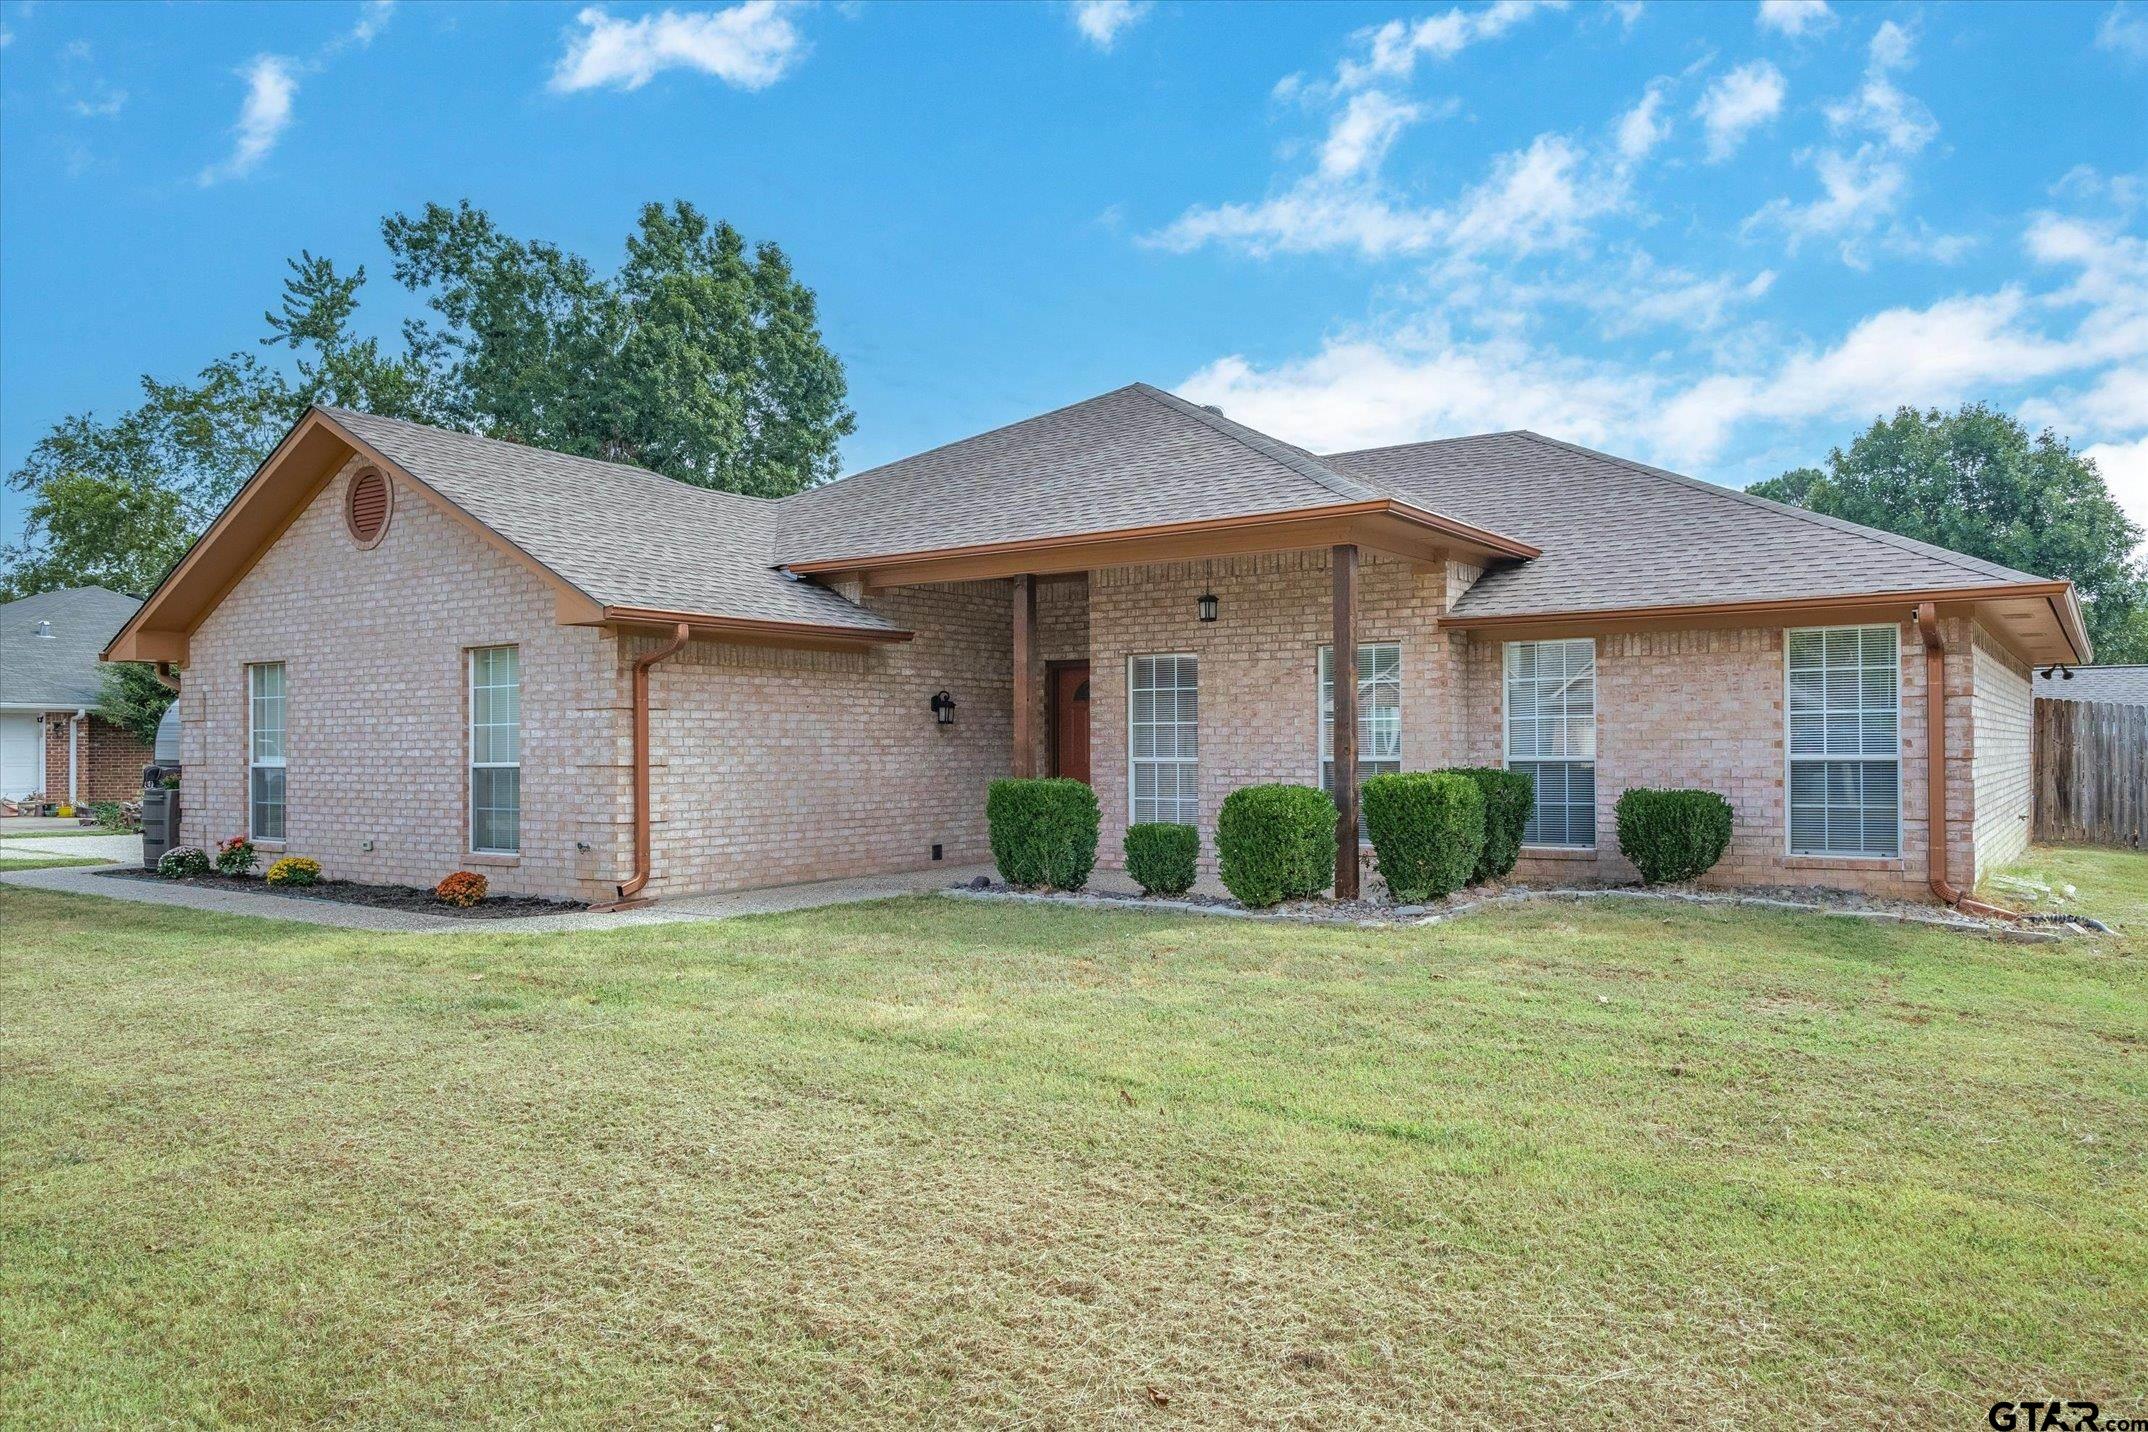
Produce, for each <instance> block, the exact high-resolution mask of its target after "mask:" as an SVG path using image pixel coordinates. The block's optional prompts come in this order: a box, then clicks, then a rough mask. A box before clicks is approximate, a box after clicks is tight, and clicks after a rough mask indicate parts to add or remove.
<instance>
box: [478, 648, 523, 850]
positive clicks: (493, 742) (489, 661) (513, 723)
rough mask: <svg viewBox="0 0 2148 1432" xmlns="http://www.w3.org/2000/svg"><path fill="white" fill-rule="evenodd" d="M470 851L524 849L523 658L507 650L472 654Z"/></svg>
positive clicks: (494, 649) (493, 649)
mask: <svg viewBox="0 0 2148 1432" xmlns="http://www.w3.org/2000/svg"><path fill="white" fill-rule="evenodd" d="M470 849H471V850H473V851H476V852H479V853H482V854H489V855H514V854H518V853H519V852H520V851H521V849H522V658H521V654H520V653H519V652H518V651H517V650H516V649H515V648H514V647H511V646H481V647H477V648H474V649H473V650H472V651H471V652H470Z"/></svg>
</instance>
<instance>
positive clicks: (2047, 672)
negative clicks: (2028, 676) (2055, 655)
mask: <svg viewBox="0 0 2148 1432" xmlns="http://www.w3.org/2000/svg"><path fill="white" fill-rule="evenodd" d="M2053 672H2057V673H2058V675H2059V676H2060V678H2061V679H2063V680H2066V681H2071V680H2073V668H2072V667H2070V666H2047V667H2045V668H2044V680H2046V681H2049V680H2050V679H2051V674H2052V673H2053Z"/></svg>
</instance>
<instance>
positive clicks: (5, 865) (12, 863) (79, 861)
mask: <svg viewBox="0 0 2148 1432" xmlns="http://www.w3.org/2000/svg"><path fill="white" fill-rule="evenodd" d="M111 863H112V862H111V861H109V860H98V859H95V858H94V857H91V856H85V855H45V854H43V853H41V852H38V851H28V850H26V851H23V852H21V853H19V854H18V853H16V852H14V851H10V850H6V849H0V870H52V869H56V868H58V867H60V866H65V865H110V864H111Z"/></svg>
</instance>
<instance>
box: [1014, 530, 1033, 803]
mask: <svg viewBox="0 0 2148 1432" xmlns="http://www.w3.org/2000/svg"><path fill="white" fill-rule="evenodd" d="M1036 649H1037V579H1036V578H1035V577H1032V576H1029V575H1027V574H1026V573H1025V574H1024V575H1022V576H1019V577H1016V578H1015V579H1014V774H1015V775H1017V776H1025V777H1026V776H1034V775H1035V774H1036V773H1037V686H1036V681H1035V679H1034V678H1033V677H1032V676H1031V675H1030V667H1031V665H1032V664H1033V663H1032V662H1031V660H1030V658H1031V656H1032V655H1034V654H1035V652H1036Z"/></svg>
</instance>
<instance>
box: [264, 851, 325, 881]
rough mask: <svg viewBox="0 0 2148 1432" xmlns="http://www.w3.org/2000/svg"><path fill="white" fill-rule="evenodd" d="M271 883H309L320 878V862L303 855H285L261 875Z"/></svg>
mask: <svg viewBox="0 0 2148 1432" xmlns="http://www.w3.org/2000/svg"><path fill="white" fill-rule="evenodd" d="M261 878H262V879H264V880H266V881H268V883H269V884H271V885H311V884H313V883H314V882H315V881H317V880H319V879H320V878H321V862H320V861H318V860H315V859H313V858H312V857H310V856H305V855H286V856H285V857H284V858H283V859H281V860H279V861H277V862H276V863H275V864H274V865H271V866H270V867H269V868H268V874H266V875H264V876H262V877H261Z"/></svg>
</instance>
